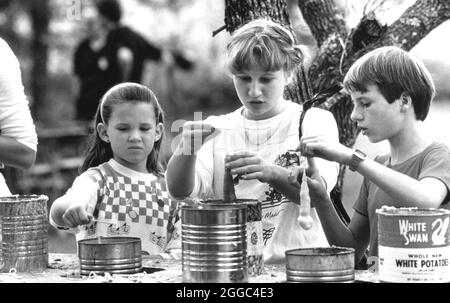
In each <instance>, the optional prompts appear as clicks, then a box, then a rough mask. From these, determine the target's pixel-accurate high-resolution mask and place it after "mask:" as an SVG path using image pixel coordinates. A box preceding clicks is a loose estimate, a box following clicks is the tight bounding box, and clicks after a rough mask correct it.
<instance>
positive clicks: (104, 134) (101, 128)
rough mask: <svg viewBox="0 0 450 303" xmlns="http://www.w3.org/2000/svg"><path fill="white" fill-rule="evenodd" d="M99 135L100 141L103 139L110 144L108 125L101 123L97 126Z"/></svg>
mask: <svg viewBox="0 0 450 303" xmlns="http://www.w3.org/2000/svg"><path fill="white" fill-rule="evenodd" d="M97 133H98V136H99V137H100V139H102V140H103V141H105V142H106V143H109V136H108V132H107V131H106V125H105V124H104V123H102V122H100V123H99V124H97Z"/></svg>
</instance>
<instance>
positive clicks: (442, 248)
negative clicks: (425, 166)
mask: <svg viewBox="0 0 450 303" xmlns="http://www.w3.org/2000/svg"><path fill="white" fill-rule="evenodd" d="M376 213H377V216H378V255H379V279H380V280H381V281H384V282H397V283H398V282H400V283H401V282H404V283H414V282H417V283H426V282H430V283H438V282H450V239H449V238H450V229H449V222H450V211H449V210H446V209H423V208H395V207H386V206H384V207H382V208H380V209H378V210H377V211H376Z"/></svg>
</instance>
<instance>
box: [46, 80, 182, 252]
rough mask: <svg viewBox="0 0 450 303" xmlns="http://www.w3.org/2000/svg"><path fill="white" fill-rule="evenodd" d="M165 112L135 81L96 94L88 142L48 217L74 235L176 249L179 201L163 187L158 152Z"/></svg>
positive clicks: (147, 247)
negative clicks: (75, 171) (137, 240)
mask: <svg viewBox="0 0 450 303" xmlns="http://www.w3.org/2000/svg"><path fill="white" fill-rule="evenodd" d="M163 134H164V114H163V111H162V109H161V107H160V105H159V103H158V100H157V99H156V96H155V94H154V93H153V92H152V91H151V90H150V89H148V88H147V87H145V86H143V85H140V84H137V83H122V84H118V85H116V86H114V87H112V88H111V89H110V90H109V91H107V92H106V94H105V95H104V96H103V98H102V99H101V102H100V105H99V107H98V109H97V113H96V119H95V130H94V134H93V138H92V141H91V142H92V144H91V146H90V148H89V150H88V153H87V156H86V159H85V161H84V163H83V165H82V167H81V170H80V172H81V175H80V176H78V177H77V178H76V179H75V181H74V183H73V185H72V187H71V188H70V189H69V190H68V191H67V193H66V194H65V195H64V196H62V197H60V198H58V199H57V200H56V201H55V202H54V203H53V205H52V207H51V210H50V222H51V224H52V225H53V226H55V227H56V228H59V229H64V230H69V231H72V232H75V233H76V238H77V240H80V239H85V238H91V237H99V236H134V237H140V238H141V240H142V250H143V251H146V252H147V253H149V254H161V253H164V252H166V251H168V250H172V252H174V253H175V252H176V251H173V249H177V248H178V249H179V248H180V244H181V242H180V237H179V233H178V230H179V227H176V225H179V217H178V206H177V203H176V202H175V201H172V200H171V199H170V198H169V196H168V194H167V191H166V185H165V181H164V178H163V171H162V169H161V166H160V164H159V162H158V154H159V150H160V147H161V141H162V139H163Z"/></svg>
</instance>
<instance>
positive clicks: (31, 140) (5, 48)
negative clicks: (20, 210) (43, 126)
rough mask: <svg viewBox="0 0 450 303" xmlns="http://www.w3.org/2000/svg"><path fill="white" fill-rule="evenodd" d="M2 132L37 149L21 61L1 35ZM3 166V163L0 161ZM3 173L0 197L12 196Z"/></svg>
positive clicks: (0, 113)
mask: <svg viewBox="0 0 450 303" xmlns="http://www.w3.org/2000/svg"><path fill="white" fill-rule="evenodd" d="M0 134H1V135H2V136H6V137H11V138H14V139H16V140H17V141H18V142H20V143H22V144H24V145H26V146H28V147H29V148H31V149H32V150H34V151H36V150H37V143H38V140H37V135H36V129H35V126H34V123H33V119H32V117H31V113H30V108H29V106H28V100H27V97H26V95H25V92H24V87H23V84H22V76H21V71H20V65H19V61H18V60H17V58H16V56H15V55H14V53H13V51H12V50H11V48H10V47H9V45H8V44H7V43H6V42H5V41H4V40H3V39H1V38H0ZM0 166H3V164H0ZM10 194H11V193H10V191H9V189H8V187H7V185H6V183H5V180H4V178H3V175H2V174H0V196H6V195H10Z"/></svg>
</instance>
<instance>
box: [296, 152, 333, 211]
mask: <svg viewBox="0 0 450 303" xmlns="http://www.w3.org/2000/svg"><path fill="white" fill-rule="evenodd" d="M307 162H308V167H307V168H305V167H302V166H295V167H293V168H292V169H291V173H290V174H289V176H288V181H289V183H290V184H291V185H293V186H295V187H296V188H298V189H300V185H301V183H302V176H303V171H304V170H305V169H306V176H307V182H308V189H309V197H310V199H311V205H313V206H314V205H315V203H320V201H323V200H324V199H325V197H327V196H328V193H327V189H326V187H325V182H324V180H323V179H322V177H321V176H320V172H319V170H318V169H317V167H316V163H315V161H314V158H310V157H307ZM316 201H318V202H316Z"/></svg>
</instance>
